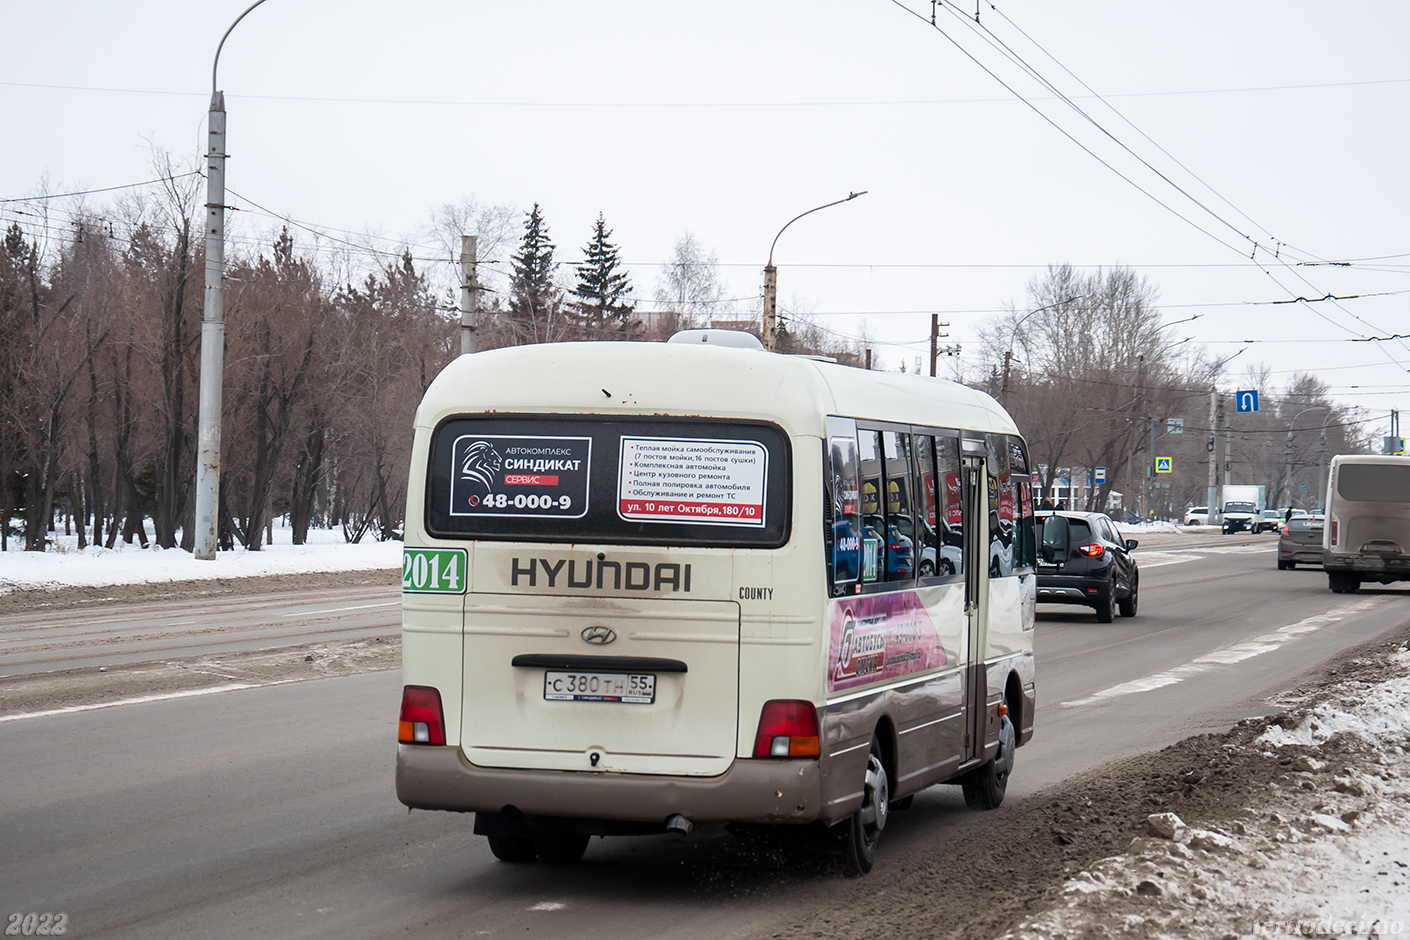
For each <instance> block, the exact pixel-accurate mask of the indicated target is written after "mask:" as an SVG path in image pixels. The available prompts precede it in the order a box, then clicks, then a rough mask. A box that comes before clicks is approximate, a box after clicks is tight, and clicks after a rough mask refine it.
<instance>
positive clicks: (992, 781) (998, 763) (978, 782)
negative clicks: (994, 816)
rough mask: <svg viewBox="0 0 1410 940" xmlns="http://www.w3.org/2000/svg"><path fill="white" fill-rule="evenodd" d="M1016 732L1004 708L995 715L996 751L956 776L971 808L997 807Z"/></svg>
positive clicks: (1005, 787)
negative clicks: (1001, 713) (989, 758)
mask: <svg viewBox="0 0 1410 940" xmlns="http://www.w3.org/2000/svg"><path fill="white" fill-rule="evenodd" d="M1017 747H1018V736H1017V734H1016V733H1015V732H1014V729H1013V720H1012V719H1011V718H1009V716H1008V713H1007V712H1005V713H1004V714H1003V715H1001V716H1000V717H999V752H998V753H997V754H995V755H994V759H993V760H991V761H989V763H987V764H985V765H984V766H983V767H976V768H975V769H974V770H971V771H970V772H969V773H967V774H965V775H964V776H963V777H961V778H960V789H961V790H963V791H964V801H965V805H966V806H968V807H970V808H971V809H998V808H999V804H1000V803H1002V802H1003V801H1004V793H1005V792H1006V791H1007V790H1008V786H1009V774H1010V773H1012V772H1013V753H1014V751H1015V750H1016V749H1017Z"/></svg>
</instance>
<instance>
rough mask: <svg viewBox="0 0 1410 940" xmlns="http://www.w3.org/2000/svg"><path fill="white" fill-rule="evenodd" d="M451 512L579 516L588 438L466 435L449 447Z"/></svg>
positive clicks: (585, 500) (585, 507) (588, 454)
mask: <svg viewBox="0 0 1410 940" xmlns="http://www.w3.org/2000/svg"><path fill="white" fill-rule="evenodd" d="M451 462H452V473H451V477H450V509H449V513H450V515H451V516H517V517H524V518H540V519H543V518H558V519H578V518H581V517H582V516H583V515H585V514H586V513H587V510H588V478H589V474H590V470H591V464H592V438H589V437H525V436H519V435H513V436H511V435H499V434H480V435H477V434H464V435H461V436H460V437H457V438H456V439H455V443H454V445H453V446H452V447H451Z"/></svg>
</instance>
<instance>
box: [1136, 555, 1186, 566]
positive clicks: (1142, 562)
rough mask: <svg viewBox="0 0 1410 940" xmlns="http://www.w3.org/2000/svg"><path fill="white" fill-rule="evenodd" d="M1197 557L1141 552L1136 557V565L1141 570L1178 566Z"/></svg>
mask: <svg viewBox="0 0 1410 940" xmlns="http://www.w3.org/2000/svg"><path fill="white" fill-rule="evenodd" d="M1197 557H1198V556H1197V555H1187V554H1185V553H1184V552H1140V553H1139V554H1137V555H1136V565H1137V566H1138V567H1140V568H1160V567H1163V566H1165V565H1178V564H1180V563H1181V562H1182V561H1194V560H1195V558H1197Z"/></svg>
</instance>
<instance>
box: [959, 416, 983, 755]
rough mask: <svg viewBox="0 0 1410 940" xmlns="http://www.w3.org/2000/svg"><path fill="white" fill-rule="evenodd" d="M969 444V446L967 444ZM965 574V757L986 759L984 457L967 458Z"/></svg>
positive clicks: (965, 485) (967, 455) (965, 461)
mask: <svg viewBox="0 0 1410 940" xmlns="http://www.w3.org/2000/svg"><path fill="white" fill-rule="evenodd" d="M965 443H966V444H969V443H970V442H968V441H966V442H965ZM963 473H964V490H963V500H964V554H965V560H964V570H965V607H964V609H965V620H966V631H967V636H966V638H965V639H966V642H965V657H964V729H965V730H964V754H963V760H964V761H965V762H969V761H971V760H974V759H976V758H982V757H983V756H984V715H985V700H986V698H987V694H988V688H987V685H988V682H987V678H986V676H985V674H984V645H985V636H984V632H985V631H984V623H985V618H986V617H987V616H988V607H989V603H988V602H989V596H988V595H989V565H988V557H989V551H988V547H989V525H988V522H989V517H988V512H987V511H986V509H987V505H988V491H987V490H986V488H985V487H986V480H985V477H986V467H985V461H984V458H983V457H974V456H970V455H969V454H966V455H965V457H964V468H963Z"/></svg>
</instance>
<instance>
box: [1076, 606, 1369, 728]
mask: <svg viewBox="0 0 1410 940" xmlns="http://www.w3.org/2000/svg"><path fill="white" fill-rule="evenodd" d="M1389 600H1390V598H1388V597H1368V598H1365V599H1364V600H1359V601H1355V602H1353V603H1351V604H1347V605H1345V606H1342V607H1337V608H1334V609H1332V610H1329V611H1327V612H1326V613H1324V614H1317V615H1315V616H1312V617H1308V618H1306V619H1305V620H1299V621H1298V622H1297V623H1290V624H1288V625H1287V626H1285V627H1279V628H1278V629H1277V630H1274V631H1273V632H1272V633H1265V634H1263V635H1262V636H1256V637H1254V638H1253V639H1251V640H1244V641H1242V642H1240V643H1234V644H1233V645H1231V646H1225V647H1221V648H1220V649H1216V650H1211V651H1210V652H1208V653H1203V654H1201V655H1199V656H1196V657H1195V658H1194V659H1192V660H1190V661H1189V662H1188V663H1185V664H1184V665H1181V666H1176V667H1175V668H1174V669H1167V670H1165V671H1164V672H1156V673H1152V674H1151V675H1148V676H1143V677H1141V678H1140V679H1132V680H1131V681H1130V682H1122V683H1120V684H1118V685H1113V686H1111V687H1110V688H1106V689H1102V690H1101V691H1100V692H1094V693H1092V694H1091V695H1089V696H1087V697H1086V698H1079V699H1072V700H1070V701H1066V702H1059V703H1058V707H1059V708H1075V707H1077V706H1079V705H1091V704H1094V703H1097V702H1107V701H1110V700H1111V699H1114V698H1120V697H1121V696H1123V695H1134V694H1136V693H1137V692H1151V691H1154V690H1155V689H1161V688H1164V687H1165V686H1167V685H1174V684H1175V683H1177V682H1183V681H1184V680H1186V679H1188V678H1191V677H1192V676H1198V675H1202V674H1203V673H1206V672H1209V671H1210V670H1212V669H1215V668H1218V667H1220V666H1232V665H1235V664H1237V663H1241V662H1243V661H1244V660H1246V659H1252V658H1253V657H1255V656H1262V655H1263V654H1264V653H1271V652H1273V651H1274V650H1276V649H1278V648H1279V647H1281V646H1282V645H1283V644H1284V643H1287V642H1288V641H1289V640H1294V639H1297V638H1298V637H1300V636H1306V635H1307V634H1309V633H1314V632H1316V631H1318V630H1320V629H1322V628H1323V627H1326V626H1330V625H1331V624H1334V623H1337V622H1339V621H1341V620H1344V619H1346V618H1347V617H1348V616H1349V615H1351V614H1359V613H1364V612H1365V611H1368V610H1371V609H1372V608H1375V607H1380V606H1381V605H1383V604H1385V603H1387V602H1388V601H1389Z"/></svg>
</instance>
